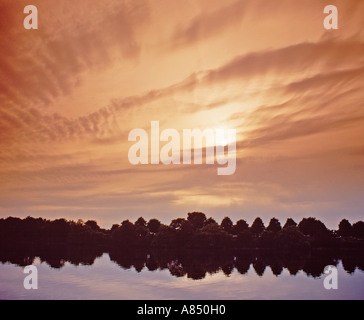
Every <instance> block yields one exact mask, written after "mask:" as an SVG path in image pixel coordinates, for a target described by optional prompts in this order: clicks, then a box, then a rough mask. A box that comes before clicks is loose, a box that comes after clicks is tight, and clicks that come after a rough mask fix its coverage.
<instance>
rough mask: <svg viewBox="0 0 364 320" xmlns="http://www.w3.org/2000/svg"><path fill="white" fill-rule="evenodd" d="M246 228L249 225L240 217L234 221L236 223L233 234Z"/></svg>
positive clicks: (247, 228)
mask: <svg viewBox="0 0 364 320" xmlns="http://www.w3.org/2000/svg"><path fill="white" fill-rule="evenodd" d="M247 230H249V225H248V223H247V222H246V221H245V220H243V219H240V220H238V221H237V222H236V224H235V226H234V233H235V234H239V233H241V232H243V231H247Z"/></svg>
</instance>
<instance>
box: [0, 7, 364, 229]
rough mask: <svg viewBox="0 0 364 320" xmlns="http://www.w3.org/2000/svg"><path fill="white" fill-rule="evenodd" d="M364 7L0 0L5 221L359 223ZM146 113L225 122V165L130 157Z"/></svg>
mask: <svg viewBox="0 0 364 320" xmlns="http://www.w3.org/2000/svg"><path fill="white" fill-rule="evenodd" d="M27 4H33V5H36V6H37V7H38V12H39V29H38V30H25V29H24V28H23V19H24V17H25V15H24V14H23V9H24V6H25V5H27ZM327 4H333V5H336V6H337V7H338V10H339V30H332V31H327V30H325V29H324V27H323V19H324V17H325V15H324V14H323V9H324V7H325V5H327ZM363 17H364V1H363V0H342V1H334V0H330V1H321V0H301V1H292V0H271V1H267V0H240V1H236V0H234V1H230V0H227V1H217V0H189V1H183V2H181V1H175V0H158V1H155V0H138V1H135V0H130V1H128V0H125V1H120V0H115V1H114V0H97V1H96V0H87V1H85V0H62V1H54V0H52V1H50V0H31V1H30V0H28V1H20V0H19V1H10V0H0V47H1V58H0V181H1V183H0V217H7V216H9V215H12V216H19V217H26V216H28V215H31V216H36V217H38V216H42V217H46V218H51V219H54V218H58V217H66V218H68V219H75V220H77V219H78V218H81V219H84V220H88V219H97V220H98V221H99V222H100V224H101V225H103V226H105V227H110V226H111V225H112V224H113V223H120V222H121V221H122V220H124V219H131V220H132V221H134V220H136V219H137V218H138V217H139V216H144V217H145V218H146V219H149V218H152V217H157V218H159V219H160V220H162V221H163V222H169V221H170V220H171V219H173V218H176V217H180V216H182V217H184V216H185V215H186V213H187V212H189V211H203V212H205V213H206V214H207V215H208V216H213V217H214V218H215V219H216V220H218V221H220V220H221V219H222V218H223V217H224V216H226V215H228V216H230V217H231V218H232V219H233V220H237V219H238V218H245V219H247V220H248V222H252V220H253V219H254V218H255V217H256V216H261V217H262V218H263V219H264V220H265V221H267V220H268V219H270V218H271V217H273V216H276V217H277V218H280V219H281V221H282V222H284V220H285V219H286V218H287V217H292V218H294V219H297V220H300V219H301V218H302V217H303V216H316V217H318V218H320V219H322V220H323V221H324V222H325V223H327V225H328V226H329V227H336V225H337V223H338V222H339V220H340V219H341V218H342V217H347V218H349V220H350V221H351V222H355V221H357V220H360V219H363V215H364V209H363V207H364V196H363V190H364V19H363ZM152 120H159V121H160V126H161V130H163V129H167V128H175V129H177V130H182V129H184V128H188V129H189V128H200V129H204V128H213V129H214V128H221V127H222V128H233V129H236V130H237V139H238V142H237V156H238V158H237V169H236V173H235V174H234V175H233V176H217V175H216V169H217V166H214V165H212V166H211V165H203V166H200V165H197V166H196V165H195V166H193V165H192V166H191V165H171V166H164V165H157V166H156V165H154V166H153V165H146V166H132V165H130V164H129V162H128V150H129V147H130V146H131V145H132V143H131V142H128V133H129V132H130V130H132V129H134V128H143V129H146V130H149V127H150V122H151V121H152Z"/></svg>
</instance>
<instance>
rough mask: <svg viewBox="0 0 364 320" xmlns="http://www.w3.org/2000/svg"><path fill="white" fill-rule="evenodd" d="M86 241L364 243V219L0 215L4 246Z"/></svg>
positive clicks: (145, 244)
mask: <svg viewBox="0 0 364 320" xmlns="http://www.w3.org/2000/svg"><path fill="white" fill-rule="evenodd" d="M12 245H31V246H35V245H36V246H41V245H82V246H87V245H90V246H95V245H100V246H107V247H112V248H124V249H125V248H133V247H140V248H161V249H172V250H179V249H182V250H183V249H209V250H220V249H221V250H226V249H244V248H278V249H292V248H293V249H297V248H300V249H309V248H320V247H325V248H364V222H363V221H358V222H356V223H354V224H351V223H350V222H349V221H348V220H347V219H343V220H342V221H341V222H340V223H339V225H338V229H337V230H330V229H328V228H327V227H326V226H325V224H324V223H323V222H321V221H320V220H318V219H316V218H313V217H310V218H303V219H302V220H301V221H300V222H299V223H296V222H295V221H294V220H293V219H291V218H289V219H287V221H286V222H285V224H284V225H283V226H282V225H281V223H280V221H279V220H278V219H276V218H272V219H271V220H270V222H269V224H268V225H267V226H265V225H264V223H263V220H262V219H261V218H259V217H258V218H256V219H255V220H254V222H253V223H252V224H251V225H249V224H248V223H247V222H246V221H245V220H244V219H240V220H238V221H237V222H236V223H233V222H232V220H231V219H230V218H229V217H225V218H224V219H223V220H222V221H221V223H217V222H216V221H215V220H214V219H213V218H211V217H210V218H207V217H206V215H205V214H204V213H202V212H190V213H188V215H187V218H177V219H174V220H172V221H171V222H170V224H169V225H167V224H163V223H161V222H160V221H159V220H158V219H150V220H149V221H147V220H145V219H144V218H142V217H140V218H139V219H137V220H136V221H135V222H134V223H133V222H131V221H129V220H124V221H123V222H122V223H121V224H114V225H113V226H112V227H111V229H103V228H101V227H100V226H99V225H98V223H97V222H96V221H94V220H89V221H87V222H83V221H82V220H79V221H77V222H75V221H72V220H66V219H57V220H47V219H43V218H32V217H27V218H25V219H20V218H14V217H8V218H6V219H0V246H1V247H3V248H4V247H9V246H12Z"/></svg>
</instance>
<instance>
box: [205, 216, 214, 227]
mask: <svg viewBox="0 0 364 320" xmlns="http://www.w3.org/2000/svg"><path fill="white" fill-rule="evenodd" d="M210 223H213V224H217V222H216V220H215V219H214V218H211V217H210V218H208V219H207V220H206V221H205V222H204V226H207V225H209V224H210Z"/></svg>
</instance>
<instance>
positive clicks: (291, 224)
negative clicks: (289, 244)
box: [283, 218, 297, 229]
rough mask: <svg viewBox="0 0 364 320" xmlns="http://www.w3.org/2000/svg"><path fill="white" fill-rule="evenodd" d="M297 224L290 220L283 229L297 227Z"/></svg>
mask: <svg viewBox="0 0 364 320" xmlns="http://www.w3.org/2000/svg"><path fill="white" fill-rule="evenodd" d="M296 226H297V223H296V222H295V221H294V220H293V219H292V218H288V219H287V221H286V223H285V224H284V226H283V229H286V228H289V227H296Z"/></svg>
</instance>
